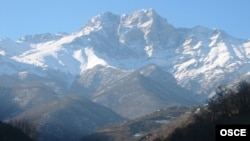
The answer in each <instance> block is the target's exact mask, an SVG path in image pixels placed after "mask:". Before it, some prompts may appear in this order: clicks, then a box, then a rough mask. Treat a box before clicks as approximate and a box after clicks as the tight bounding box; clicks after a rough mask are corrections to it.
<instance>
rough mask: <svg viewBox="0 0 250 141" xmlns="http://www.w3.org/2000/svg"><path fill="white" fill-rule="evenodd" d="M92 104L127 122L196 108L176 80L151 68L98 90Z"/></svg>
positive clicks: (147, 67)
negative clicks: (171, 108)
mask: <svg viewBox="0 0 250 141" xmlns="http://www.w3.org/2000/svg"><path fill="white" fill-rule="evenodd" d="M92 99H93V101H95V102H97V103H100V104H102V105H104V106H106V107H109V108H111V109H112V110H114V111H115V112H117V113H118V114H120V115H122V116H124V117H127V118H136V117H140V116H143V115H146V114H149V113H152V112H153V111H156V110H157V109H161V108H164V107H168V106H172V105H192V104H197V102H196V101H195V100H194V98H193V97H192V96H191V94H190V92H189V91H187V90H185V89H183V88H182V87H180V86H178V85H177V83H176V80H175V78H174V77H173V76H172V75H171V74H169V73H167V72H166V71H164V70H162V69H161V68H159V67H157V66H156V65H148V66H146V67H144V68H142V69H139V70H137V71H135V72H133V73H131V74H129V75H128V76H126V77H124V78H122V79H120V80H117V81H115V82H114V83H112V84H110V85H109V86H108V88H106V87H104V88H101V89H99V91H97V92H96V93H95V94H94V96H93V98H92Z"/></svg>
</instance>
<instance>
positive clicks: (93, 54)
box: [0, 9, 250, 93]
mask: <svg viewBox="0 0 250 141" xmlns="http://www.w3.org/2000/svg"><path fill="white" fill-rule="evenodd" d="M17 48H18V49H17ZM249 48H250V46H249V41H247V40H243V39H237V38H234V37H231V36H230V35H228V34H226V33H225V32H224V31H222V30H219V29H210V28H206V27H203V26H196V27H194V28H190V29H189V28H175V27H174V26H172V25H171V24H169V23H168V22H167V20H166V19H165V18H162V17H161V16H160V15H158V14H157V13H156V12H155V11H154V10H153V9H143V10H139V11H136V12H134V13H132V14H123V15H121V16H119V15H115V14H113V13H111V12H105V13H102V14H100V15H97V16H95V17H93V18H92V19H90V20H89V21H87V22H86V23H85V24H84V26H83V28H82V29H80V30H79V31H77V32H75V33H72V34H57V35H52V34H40V35H31V36H26V37H24V38H21V39H20V40H19V41H18V42H11V41H9V40H8V41H6V40H1V42H0V54H1V56H4V57H7V58H8V59H11V60H12V61H13V62H15V63H16V64H20V65H21V66H23V64H29V66H30V65H31V66H35V67H38V68H40V69H41V70H56V71H60V72H62V73H65V74H70V75H73V76H77V75H79V74H80V73H82V72H84V71H86V70H88V69H92V68H94V67H95V66H98V65H100V66H107V67H114V68H119V69H125V70H137V69H139V68H141V67H144V66H146V65H148V64H156V65H159V66H161V67H163V68H164V69H165V70H167V71H169V72H171V73H172V74H173V75H174V76H175V78H176V79H177V80H178V83H179V84H181V85H182V86H185V87H188V88H189V89H192V90H194V91H197V90H198V89H200V87H204V88H209V87H207V86H208V85H209V84H210V83H211V82H215V81H216V83H218V84H219V83H221V81H222V80H224V78H225V74H230V75H231V74H234V75H235V76H237V75H241V74H244V73H246V72H247V71H248V70H249V67H248V66H247V65H246V64H248V63H249V58H250V57H249V56H250V55H249V52H250V51H249V50H250V49H249ZM13 50H15V51H13ZM16 64H14V65H16ZM8 68H9V69H14V70H15V69H16V68H15V67H13V65H8ZM21 68H25V70H27V71H29V70H30V68H26V67H21ZM239 68H242V69H241V71H238V69H239ZM33 69H34V68H32V70H33ZM13 72H19V70H15V71H13ZM32 72H34V71H32ZM1 73H3V74H5V72H4V70H1ZM42 73H44V72H42ZM215 77H216V78H215ZM234 78H235V77H232V79H234ZM203 80H206V81H203ZM190 81H194V82H192V83H193V84H192V83H190ZM205 91H207V90H205ZM199 93H205V92H203V91H202V92H199Z"/></svg>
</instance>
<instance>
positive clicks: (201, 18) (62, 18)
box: [0, 0, 250, 40]
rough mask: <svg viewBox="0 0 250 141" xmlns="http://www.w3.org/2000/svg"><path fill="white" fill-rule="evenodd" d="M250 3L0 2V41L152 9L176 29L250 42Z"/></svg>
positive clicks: (220, 0)
mask: <svg viewBox="0 0 250 141" xmlns="http://www.w3.org/2000/svg"><path fill="white" fill-rule="evenodd" d="M249 6H250V0H164V1H163V0H158V1H153V0H151V1H150V0H123V1H121V0H120V1H119V0H88V1H86V0H0V38H1V37H7V38H10V39H13V40H17V39H19V38H21V37H22V36H24V35H32V34H40V33H57V32H69V33H71V32H75V31H77V30H79V29H80V28H81V27H82V26H83V24H84V22H86V21H87V20H88V19H90V18H91V17H93V16H95V15H98V14H100V13H103V12H106V11H110V12H113V13H114V14H123V13H125V14H130V13H132V12H133V11H137V10H139V9H143V8H144V9H145V8H153V9H154V10H155V11H156V12H157V13H158V14H160V15H161V16H162V17H164V18H166V19H167V20H168V22H169V23H170V24H172V25H173V26H175V27H188V28H190V27H194V26H196V25H203V26H206V27H209V28H218V29H222V30H224V31H226V32H227V33H229V34H230V35H232V36H235V37H239V38H245V39H250V7H249Z"/></svg>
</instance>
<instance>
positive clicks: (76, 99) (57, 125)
mask: <svg viewBox="0 0 250 141" xmlns="http://www.w3.org/2000/svg"><path fill="white" fill-rule="evenodd" d="M12 120H17V121H18V120H27V121H29V122H31V123H32V124H33V125H34V126H35V127H36V128H37V130H38V135H39V137H38V138H39V140H44V141H45V140H46V141H53V140H60V141H70V140H72V141H76V140H79V139H80V138H81V137H82V136H84V135H88V134H90V133H92V132H93V131H95V130H96V129H97V128H100V127H103V126H105V125H107V124H109V123H116V122H121V121H122V120H124V118H122V117H120V116H119V115H117V114H115V113H114V112H112V111H111V110H109V109H107V108H105V107H103V106H101V105H98V104H96V103H93V102H91V101H90V100H87V99H85V98H83V97H82V96H77V95H67V96H63V97H60V98H59V99H58V100H56V101H53V102H49V103H47V104H44V105H40V106H39V107H34V108H31V109H29V110H26V111H25V112H23V113H21V114H19V115H18V116H16V117H14V118H12Z"/></svg>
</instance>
